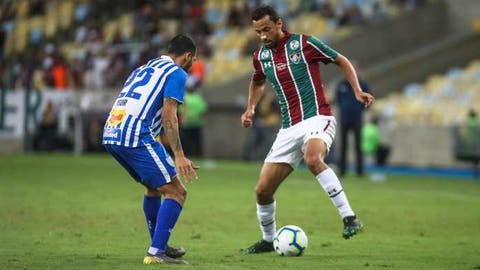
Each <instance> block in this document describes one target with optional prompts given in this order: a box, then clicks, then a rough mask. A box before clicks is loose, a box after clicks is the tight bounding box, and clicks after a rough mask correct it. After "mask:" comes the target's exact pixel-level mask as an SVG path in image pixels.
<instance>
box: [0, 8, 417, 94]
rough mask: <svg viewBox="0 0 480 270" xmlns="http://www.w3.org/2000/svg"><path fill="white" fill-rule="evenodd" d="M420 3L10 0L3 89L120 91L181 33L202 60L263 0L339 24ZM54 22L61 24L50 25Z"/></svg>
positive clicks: (4, 24)
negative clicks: (217, 39) (191, 40)
mask: <svg viewBox="0 0 480 270" xmlns="http://www.w3.org/2000/svg"><path fill="white" fill-rule="evenodd" d="M423 2H424V1H422V0H363V1H360V0H341V1H340V0H337V1H332V0H302V1H289V0H280V1H268V0H265V1H260V0H241V1H220V0H188V1H187V0H182V1H180V0H161V1H148V0H134V1H116V2H115V3H114V4H112V3H113V2H112V1H107V0H65V1H48V0H16V1H14V0H6V1H2V2H1V4H0V60H1V62H0V74H1V75H0V87H1V88H2V89H22V88H28V89H34V90H44V89H56V90H59V91H62V90H65V89H74V90H83V89H89V90H105V89H116V88H118V87H119V86H120V85H121V83H122V81H123V80H124V78H126V77H127V76H128V73H129V72H130V70H131V69H132V68H134V67H136V66H139V65H141V64H143V63H145V62H146V60H147V59H149V58H152V57H156V56H158V54H159V52H161V50H162V49H164V48H165V44H166V42H168V40H169V39H170V38H171V37H172V36H173V35H175V34H176V33H179V32H183V33H187V34H189V35H190V36H192V37H193V38H194V39H195V41H196V42H197V45H198V54H199V56H200V57H199V58H200V59H207V58H209V57H211V56H212V54H214V53H215V41H214V37H218V36H221V33H224V32H225V31H229V29H234V28H243V27H248V25H249V23H250V22H249V18H250V13H251V11H252V10H253V9H254V8H256V7H257V6H258V5H260V4H271V5H273V6H275V7H276V9H277V10H278V11H279V13H280V14H282V16H283V17H285V18H286V19H287V20H289V19H294V18H295V16H297V15H298V14H301V13H305V12H314V13H315V14H318V15H319V16H322V17H325V18H327V19H328V20H329V21H330V22H331V24H333V25H335V26H336V27H342V26H344V25H352V24H364V23H366V22H369V21H377V20H381V19H384V18H385V17H386V16H387V15H388V12H386V10H387V9H388V8H390V7H397V8H399V9H411V8H414V7H416V6H418V5H421V4H423ZM292 3H293V4H292ZM59 13H63V14H62V16H63V17H62V16H60V17H61V19H59V18H58V14H59ZM59 20H60V21H59ZM52 25H58V27H53V29H54V30H51V28H52ZM22 33H23V34H22ZM24 39H25V40H24ZM256 45H258V44H255V43H254V44H253V46H251V47H252V48H255V47H256ZM196 65H197V67H196V68H194V74H193V75H194V76H192V79H191V81H190V82H189V85H190V86H199V85H201V83H202V82H203V79H204V76H205V75H206V74H207V73H208V67H207V66H206V64H205V62H204V61H199V62H198V63H197V64H196ZM195 71H198V72H197V73H195ZM115 91H116V90H115Z"/></svg>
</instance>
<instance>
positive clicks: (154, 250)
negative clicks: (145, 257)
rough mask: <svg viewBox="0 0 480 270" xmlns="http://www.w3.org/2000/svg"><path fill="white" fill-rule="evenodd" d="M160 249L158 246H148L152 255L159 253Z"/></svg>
mask: <svg viewBox="0 0 480 270" xmlns="http://www.w3.org/2000/svg"><path fill="white" fill-rule="evenodd" d="M158 251H159V249H158V248H155V247H149V248H148V251H147V252H148V254H151V255H157V253H158Z"/></svg>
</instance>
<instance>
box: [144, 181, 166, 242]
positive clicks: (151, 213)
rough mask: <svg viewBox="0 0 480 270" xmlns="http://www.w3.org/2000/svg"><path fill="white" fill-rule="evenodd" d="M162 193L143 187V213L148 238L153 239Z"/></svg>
mask: <svg viewBox="0 0 480 270" xmlns="http://www.w3.org/2000/svg"><path fill="white" fill-rule="evenodd" d="M161 198H162V194H161V193H160V192H158V191H157V190H154V189H149V188H145V195H144V196H143V213H144V214H145V220H146V222H147V228H148V232H149V233H150V239H153V235H154V233H155V227H156V225H157V214H158V210H159V209H160V205H161V204H162V201H161Z"/></svg>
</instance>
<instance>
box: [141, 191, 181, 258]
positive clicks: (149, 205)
mask: <svg viewBox="0 0 480 270" xmlns="http://www.w3.org/2000/svg"><path fill="white" fill-rule="evenodd" d="M161 197H162V194H161V192H160V191H158V190H156V189H150V188H148V187H145V195H144V197H143V212H144V213H145V219H146V222H147V228H148V232H149V233H150V239H151V240H152V241H153V236H154V234H155V228H156V226H157V216H158V212H159V210H160V206H161V204H162V203H161ZM186 252H187V251H186V250H185V248H183V247H178V248H177V247H172V246H169V245H167V248H166V249H165V254H166V255H167V256H169V257H172V258H180V257H182V256H183V255H185V253H186Z"/></svg>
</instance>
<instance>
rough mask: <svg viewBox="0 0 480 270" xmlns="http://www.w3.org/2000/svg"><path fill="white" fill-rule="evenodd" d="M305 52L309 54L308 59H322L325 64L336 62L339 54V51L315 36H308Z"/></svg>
mask: <svg viewBox="0 0 480 270" xmlns="http://www.w3.org/2000/svg"><path fill="white" fill-rule="evenodd" d="M304 54H305V55H306V56H307V59H308V61H313V62H318V61H322V62H323V63H324V64H330V63H332V62H334V61H335V59H337V56H338V52H336V51H335V50H334V49H332V48H330V47H329V46H328V45H326V44H325V43H323V42H322V41H321V40H319V39H318V38H316V37H313V36H308V37H307V44H306V46H305V48H304Z"/></svg>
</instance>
